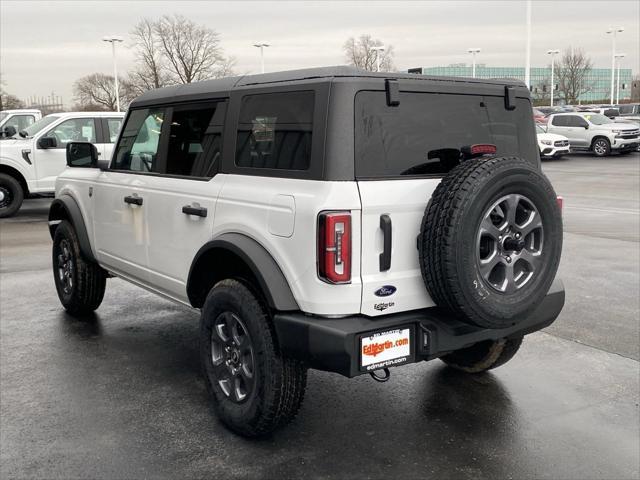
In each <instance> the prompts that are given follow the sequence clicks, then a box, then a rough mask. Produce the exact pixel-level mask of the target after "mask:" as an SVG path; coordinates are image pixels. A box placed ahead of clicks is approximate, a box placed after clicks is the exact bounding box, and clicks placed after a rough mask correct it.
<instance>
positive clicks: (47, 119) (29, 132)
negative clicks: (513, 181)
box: [20, 115, 60, 137]
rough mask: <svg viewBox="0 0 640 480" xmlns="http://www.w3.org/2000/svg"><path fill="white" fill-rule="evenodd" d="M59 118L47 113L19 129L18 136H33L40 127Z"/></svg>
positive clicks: (42, 127)
mask: <svg viewBox="0 0 640 480" xmlns="http://www.w3.org/2000/svg"><path fill="white" fill-rule="evenodd" d="M59 118H60V117H59V116H58V115H47V116H46V117H44V118H41V119H40V120H38V121H37V122H36V123H34V124H32V125H29V126H28V127H27V128H25V129H24V130H21V131H20V136H21V137H33V136H34V135H35V134H36V133H38V132H39V131H40V130H42V129H44V128H46V127H47V126H49V125H51V124H52V123H53V122H55V121H56V120H58V119H59Z"/></svg>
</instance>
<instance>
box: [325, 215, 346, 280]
mask: <svg viewBox="0 0 640 480" xmlns="http://www.w3.org/2000/svg"><path fill="white" fill-rule="evenodd" d="M318 277H320V279H321V280H324V281H325V282H329V283H349V282H351V213H350V212H323V213H321V214H320V215H319V216H318Z"/></svg>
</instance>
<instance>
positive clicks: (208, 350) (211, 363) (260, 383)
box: [200, 279, 307, 437]
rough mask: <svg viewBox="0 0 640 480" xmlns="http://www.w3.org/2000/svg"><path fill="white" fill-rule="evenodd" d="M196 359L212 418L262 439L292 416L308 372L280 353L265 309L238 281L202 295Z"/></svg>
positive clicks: (297, 407)
mask: <svg viewBox="0 0 640 480" xmlns="http://www.w3.org/2000/svg"><path fill="white" fill-rule="evenodd" d="M200 354H201V361H202V366H203V370H204V376H205V382H206V386H207V390H208V391H209V392H210V394H211V395H212V396H213V399H214V407H215V410H216V413H217V414H218V417H219V418H220V420H221V421H222V422H223V423H224V424H225V425H226V426H227V427H229V428H230V429H231V430H233V431H234V432H236V433H239V434H240V435H244V436H247V437H256V436H261V435H265V434H268V433H270V432H272V431H273V430H275V429H276V428H277V427H279V426H281V425H285V424H287V423H288V422H290V421H291V420H292V419H293V418H294V417H295V415H296V414H297V412H298V410H299V408H300V406H301V404H302V400H303V398H304V391H305V387H306V381H307V369H306V367H305V366H304V365H303V364H302V363H301V362H298V361H296V360H293V359H289V358H285V357H283V356H282V355H281V354H280V352H279V349H278V345H277V339H276V336H275V332H274V330H273V326H272V323H271V321H270V318H269V313H268V310H267V309H266V308H265V307H264V305H263V304H262V302H261V301H260V299H259V298H258V297H257V296H256V295H254V294H253V292H251V290H249V288H247V287H246V286H245V285H244V284H242V283H240V282H239V281H237V280H231V279H228V280H223V281H221V282H218V283H217V284H216V285H215V286H214V287H213V288H212V289H211V292H210V293H209V295H208V296H207V299H206V300H205V304H204V306H203V309H202V317H201V322H200Z"/></svg>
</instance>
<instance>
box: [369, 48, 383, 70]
mask: <svg viewBox="0 0 640 480" xmlns="http://www.w3.org/2000/svg"><path fill="white" fill-rule="evenodd" d="M369 50H371V51H374V52H376V72H379V71H380V52H384V45H378V46H377V47H370V48H369Z"/></svg>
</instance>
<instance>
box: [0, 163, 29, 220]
mask: <svg viewBox="0 0 640 480" xmlns="http://www.w3.org/2000/svg"><path fill="white" fill-rule="evenodd" d="M23 200H24V191H23V190H22V186H20V183H19V182H18V181H17V180H16V179H15V178H13V177H11V176H9V175H6V174H4V173H0V218H5V217H11V216H13V215H15V213H16V212H17V211H18V210H19V209H20V206H21V205H22V201H23Z"/></svg>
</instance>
